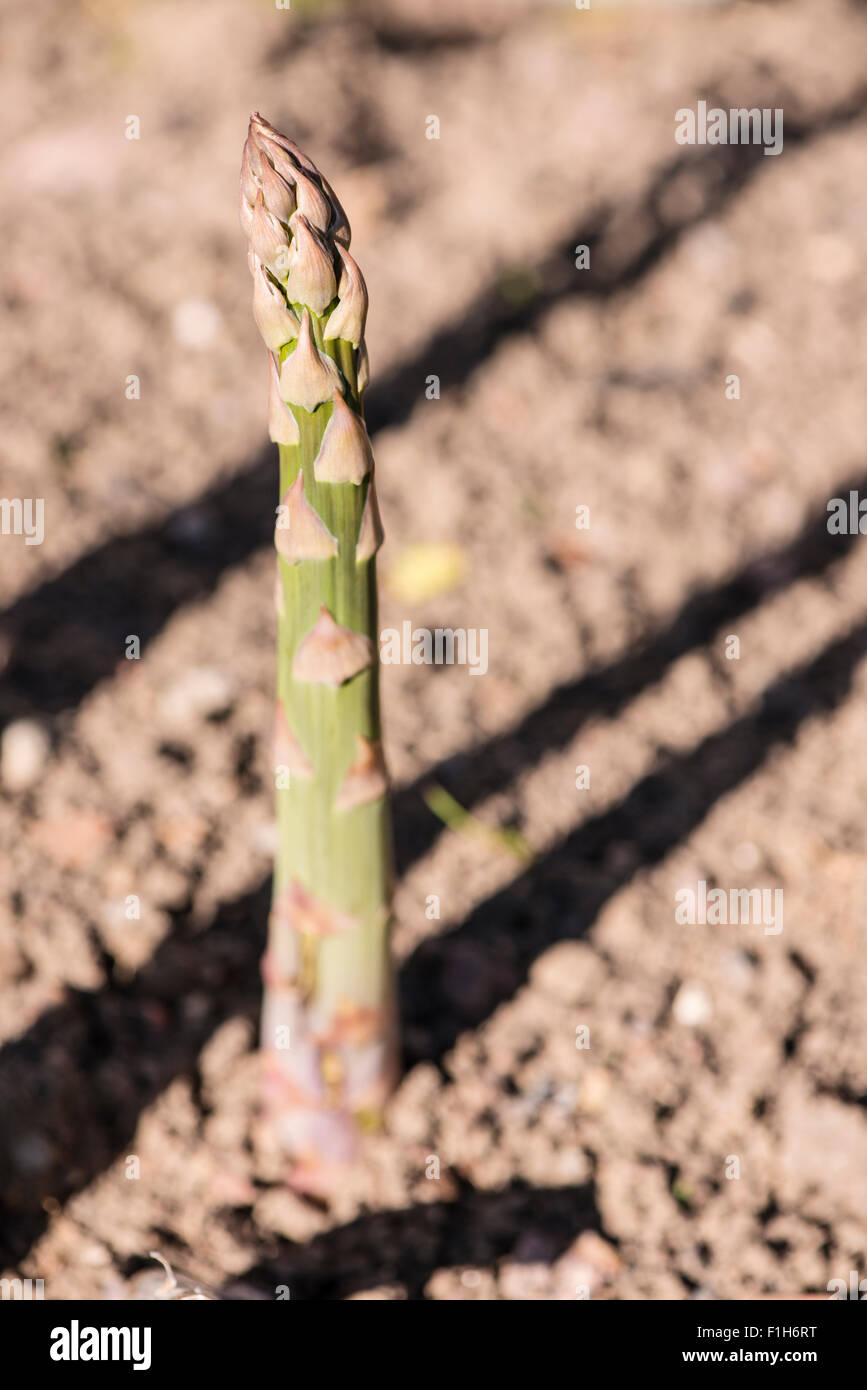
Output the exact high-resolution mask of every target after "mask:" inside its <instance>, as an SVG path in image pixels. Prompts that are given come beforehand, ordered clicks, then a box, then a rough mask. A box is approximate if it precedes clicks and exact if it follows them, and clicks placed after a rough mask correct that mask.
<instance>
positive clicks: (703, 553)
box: [0, 0, 867, 1300]
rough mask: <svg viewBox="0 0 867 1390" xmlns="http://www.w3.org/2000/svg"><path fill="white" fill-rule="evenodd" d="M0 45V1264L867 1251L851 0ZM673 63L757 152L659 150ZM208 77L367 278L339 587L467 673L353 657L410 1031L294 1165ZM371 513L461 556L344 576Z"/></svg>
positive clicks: (204, 1272)
mask: <svg viewBox="0 0 867 1390" xmlns="http://www.w3.org/2000/svg"><path fill="white" fill-rule="evenodd" d="M3 29H4V43H3V50H2V52H3V56H2V59H0V72H2V82H0V108H2V113H3V125H4V132H5V138H4V141H3V147H2V153H0V189H2V194H3V196H2V197H0V237H2V242H3V246H4V272H3V277H4V283H3V294H4V302H5V306H6V311H7V312H6V317H5V332H4V335H3V337H2V340H0V366H2V373H0V376H2V381H3V387H2V395H0V441H2V445H0V448H2V454H3V484H2V488H3V493H4V495H5V496H6V497H7V498H13V497H22V498H28V497H39V498H43V499H44V503H45V540H44V543H43V544H42V545H33V546H28V545H25V543H24V539H23V537H21V536H15V535H4V536H2V538H0V541H2V543H0V605H2V609H3V611H2V615H0V663H2V667H3V681H2V688H0V719H2V722H3V723H4V724H5V725H7V726H8V731H7V739H6V742H5V743H4V745H3V759H2V764H3V765H2V768H0V771H2V774H3V779H4V780H3V785H2V788H0V842H2V844H3V845H4V848H5V854H4V864H3V870H2V889H0V1270H2V1271H5V1273H6V1274H7V1275H13V1274H18V1275H20V1276H22V1277H27V1276H30V1277H37V1278H43V1279H44V1280H45V1296H46V1298H53V1299H72V1298H99V1299H121V1298H127V1297H147V1296H150V1295H149V1293H148V1290H149V1289H150V1288H151V1285H150V1284H149V1283H148V1282H147V1281H148V1279H150V1278H151V1274H150V1273H144V1272H143V1271H147V1270H148V1269H149V1263H148V1252H149V1251H152V1250H158V1251H160V1252H161V1254H162V1255H163V1256H164V1257H165V1258H166V1259H167V1260H168V1261H169V1262H170V1263H171V1265H172V1266H173V1268H177V1269H179V1270H181V1271H183V1272H184V1273H185V1274H186V1275H187V1276H189V1278H190V1279H191V1280H193V1281H202V1282H203V1283H204V1284H206V1285H207V1286H208V1287H209V1288H211V1289H213V1290H214V1291H215V1292H216V1293H218V1294H219V1295H220V1296H221V1297H225V1298H274V1297H275V1296H277V1291H278V1290H279V1289H281V1288H283V1287H284V1286H288V1288H289V1289H290V1290H291V1296H292V1297H293V1298H328V1299H332V1298H338V1299H339V1298H374V1299H406V1298H410V1299H419V1298H427V1299H445V1300H450V1299H451V1300H454V1299H485V1300H495V1299H496V1300H499V1299H507V1300H515V1299H518V1300H524V1299H533V1300H537V1299H538V1300H550V1299H554V1300H559V1299H563V1300H565V1299H571V1298H575V1297H580V1296H582V1291H583V1292H585V1293H586V1292H589V1294H590V1296H591V1297H594V1298H614V1299H622V1300H629V1299H684V1298H694V1297H702V1298H721V1299H722V1298H726V1299H751V1298H756V1297H759V1296H761V1295H770V1294H790V1295H794V1294H806V1293H810V1292H812V1293H821V1292H822V1291H823V1290H825V1288H826V1285H827V1282H828V1281H829V1280H830V1279H832V1278H838V1277H839V1278H843V1279H848V1274H849V1271H850V1270H853V1269H854V1270H860V1271H861V1272H862V1273H864V1272H865V1265H867V1234H865V1224H864V1213H865V1210H867V1110H865V1105H867V1047H865V1021H864V1003H863V1001H864V998H865V992H867V955H865V921H864V907H863V903H864V890H865V887H867V859H865V850H867V845H865V835H864V829H863V808H864V805H865V800H867V735H865V729H867V725H865V719H864V700H865V695H867V661H865V657H867V551H865V549H864V542H863V541H862V540H861V539H860V538H859V537H858V536H850V535H832V534H830V533H829V531H828V527H827V525H826V507H827V502H828V500H829V498H833V497H837V496H844V497H845V496H847V495H848V492H849V490H850V489H856V490H857V489H859V488H860V491H861V493H862V494H863V495H867V464H865V458H864V439H865V437H867V398H865V393H864V390H863V382H864V379H865V371H867V253H865V245H867V237H865V233H867V191H865V181H864V167H865V152H867V95H865V92H867V86H865V69H864V60H863V54H864V52H865V51H867V50H865V39H867V9H865V7H864V6H863V5H862V4H858V3H844V0H824V3H823V4H822V5H821V6H817V5H815V4H814V3H811V0H803V2H802V0H788V3H776V4H771V3H753V4H746V3H741V4H733V5H685V4H681V5H676V6H673V7H665V6H661V7H660V6H653V5H641V6H637V5H630V6H625V7H624V6H620V5H614V6H602V5H600V6H598V7H597V6H595V5H594V6H593V8H592V10H591V11H577V10H576V9H574V8H573V7H570V6H567V5H565V4H564V5H562V6H552V5H549V4H539V5H533V4H531V5H527V4H525V3H522V4H520V5H519V4H507V3H495V0H476V2H475V4H474V5H473V6H472V7H469V8H468V7H467V6H465V5H461V6H458V5H456V4H454V5H448V4H447V5H443V4H438V5H437V6H436V7H434V8H433V10H432V7H430V6H426V5H422V4H421V0H400V3H398V0H390V2H389V3H375V4H369V5H364V6H362V5H348V6H346V7H343V6H340V5H330V6H324V7H323V6H317V5H312V4H306V5H299V6H296V7H293V9H292V10H291V11H289V12H287V11H284V10H279V9H277V8H276V7H275V6H270V7H269V6H268V5H266V4H264V3H263V4H260V5H251V4H250V3H248V0H209V3H208V4H207V5H198V6H195V5H187V6H183V7H178V6H177V5H175V4H171V3H162V0H150V3H147V4H145V3H143V0H126V3H122V4H118V3H114V0H112V2H111V3H110V2H109V0H88V3H82V4H80V5H78V6H75V7H72V8H70V6H69V5H68V4H61V3H60V0H32V3H30V4H28V5H27V6H25V7H17V8H16V9H14V10H10V11H9V12H8V13H7V14H6V15H5V16H4V19H3ZM699 99H707V100H708V102H709V103H711V104H716V105H718V106H721V107H723V108H728V107H730V106H748V107H749V106H758V107H770V108H777V107H782V108H783V110H784V113H785V142H784V149H783V151H782V153H781V154H780V155H779V156H777V157H766V156H765V155H764V154H763V153H762V150H761V149H760V148H753V147H744V146H694V147H689V146H680V145H678V144H677V143H676V141H675V139H674V130H675V112H676V111H677V110H678V109H679V108H683V107H689V106H694V105H695V103H696V102H697V101H698V100H699ZM254 108H257V109H260V110H261V111H263V112H264V113H265V114H266V115H267V116H268V117H269V119H271V120H272V121H274V122H275V123H276V124H277V125H278V126H280V127H281V128H282V129H284V130H286V131H287V132H289V133H290V134H292V135H293V136H294V137H295V138H296V139H297V140H298V141H299V143H300V144H301V145H302V147H304V148H306V149H308V150H309V152H310V154H311V155H312V156H313V158H314V159H315V160H316V161H317V163H318V164H319V165H320V167H321V168H322V169H323V170H324V171H325V172H326V174H327V176H328V178H329V180H330V181H331V183H332V184H333V185H334V186H335V188H336V189H337V190H338V191H339V195H340V198H341V201H342V202H343V204H344V206H345V207H346V209H347V211H348V213H349V216H350V219H351V222H352V226H353V253H354V254H355V256H356V258H357V260H358V261H359V263H360V264H361V265H362V267H363V269H364V272H365V276H366V278H367V281H368V285H369V289H370V297H371V313H370V323H369V343H370V352H371V359H372V364H373V378H372V385H371V388H370V393H369V410H368V416H369V421H370V426H371V431H372V432H373V433H374V446H375V450H376V456H377V469H378V475H377V476H378V482H379V486H380V502H381V507H382V511H383V516H384V521H385V527H386V533H387V545H386V548H385V549H384V551H383V554H382V560H383V567H382V574H383V603H382V625H383V627H394V628H400V625H401V623H402V622H403V621H404V620H405V619H410V620H411V621H412V622H413V623H414V624H415V625H416V626H423V627H431V628H433V627H437V626H448V627H464V628H486V629H487V630H488V634H489V639H488V640H489V658H488V660H489V666H488V671H487V673H486V674H485V675H484V677H480V678H474V677H472V676H471V675H470V674H469V672H468V670H467V668H466V667H457V666H456V667H443V668H428V667H414V666H402V665H393V666H387V667H385V668H384V671H383V681H384V703H385V718H386V742H387V750H388V754H389V761H390V766H391V771H392V774H393V778H394V781H395V786H396V795H395V818H396V838H397V851H398V861H399V869H400V883H399V888H398V894H397V902H396V911H397V928H396V937H395V946H396V951H397V953H398V958H399V969H400V991H401V1008H402V1014H403V1039H404V1051H405V1070H404V1075H403V1079H402V1081H401V1084H400V1086H399V1088H398V1091H397V1093H396V1095H395V1096H394V1099H393V1101H392V1103H391V1105H390V1108H389V1114H388V1124H387V1128H386V1130H385V1132H384V1133H383V1134H381V1135H379V1136H377V1137H375V1138H373V1139H371V1141H370V1144H369V1150H368V1154H367V1157H366V1161H365V1163H364V1164H363V1165H361V1166H360V1167H359V1169H358V1171H357V1172H355V1173H354V1174H353V1175H352V1176H351V1178H348V1179H347V1183H346V1186H345V1188H344V1189H343V1190H341V1191H340V1192H339V1193H337V1194H336V1195H335V1198H334V1200H333V1201H332V1202H331V1203H330V1204H327V1205H326V1204H324V1203H321V1202H316V1201H313V1200H311V1199H308V1198H305V1197H303V1196H300V1195H298V1194H296V1193H294V1192H292V1191H291V1190H290V1189H289V1188H288V1187H287V1186H286V1184H285V1181H284V1176H285V1175H284V1172H283V1167H282V1163H281V1161H280V1158H279V1155H277V1154H275V1153H274V1152H273V1150H272V1148H271V1146H270V1143H269V1140H268V1136H267V1134H266V1133H264V1132H263V1131H262V1129H261V1127H260V1125H259V1123H258V1120H257V1110H256V1107H257V1092H258V1064H257V1058H256V1052H255V1041H256V1022H257V1018H258V1010H259V1004H260V995H261V990H260V983H259V973H258V972H259V964H258V962H259V957H260V955H261V951H262V943H263V933H264V921H265V914H266V910H267V898H268V871H269V870H268V866H269V856H270V854H271V851H272V847H273V821H272V808H271V804H270V793H269V778H268V775H267V770H266V762H267V750H268V738H269V732H270V711H271V691H272V684H273V618H272V612H271V585H272V563H273V557H272V553H271V551H270V548H269V528H270V526H271V525H272V524H273V522H272V520H271V519H272V516H273V511H272V509H273V505H274V499H273V493H274V488H275V486H276V471H275V461H274V458H273V456H272V450H271V448H270V447H267V446H266V444H265V440H264V419H265V375H264V367H263V361H262V353H261V350H260V346H259V344H258V340H257V336H256V331H255V328H254V326H253V324H252V319H251V315H250V312H249V302H248V301H249V282H248V279H247V269H246V264H245V259H244V248H243V242H242V237H241V234H240V231H239V229H238V226H237V218H236V202H235V198H236V178H237V165H238V160H239V153H240V146H241V142H242V139H243V134H244V130H245V125H246V119H247V115H248V113H249V111H250V110H251V109H254ZM431 114H435V115H436V116H437V117H438V119H439V126H440V138H439V139H438V140H436V139H428V138H426V129H428V128H429V127H428V125H427V122H428V118H429V116H430V115H431ZM130 117H137V118H138V122H139V127H138V135H139V138H137V139H136V138H133V139H130V138H127V136H128V134H129V133H131V132H135V130H136V127H135V123H134V122H132V123H131V122H130ZM578 245H587V246H588V247H589V248H590V268H589V269H588V270H579V269H577V268H576V265H575V259H576V252H575V248H576V246H578ZM432 375H434V376H437V377H438V378H439V382H440V394H439V398H438V399H428V398H427V395H426V392H425V385H426V382H427V379H428V378H429V377H430V376H432ZM733 376H735V377H737V378H738V381H739V394H738V395H736V396H733V394H732V384H731V378H732V377H733ZM130 378H137V382H138V385H137V386H136V385H135V384H131V383H130ZM577 507H587V508H589V518H590V524H589V527H587V528H586V529H577V528H576V525H575V521H576V508H577ZM422 541H447V542H450V543H453V544H456V545H458V546H459V547H460V548H461V550H462V552H463V557H464V562H465V567H466V574H465V577H464V578H463V579H462V580H461V581H460V583H458V584H457V585H456V586H455V587H453V588H452V589H450V590H449V591H447V592H442V593H440V594H438V595H437V596H435V597H432V598H427V599H425V600H423V601H412V602H410V601H407V599H406V598H405V597H402V596H401V590H400V586H399V585H395V584H390V580H389V560H390V557H397V556H398V555H400V554H401V553H402V552H403V551H405V550H406V549H407V547H410V546H412V545H415V544H416V543H418V542H422ZM133 636H134V637H138V639H139V641H140V658H139V659H137V660H136V659H132V660H130V659H127V655H126V653H127V651H128V650H129V643H128V639H129V638H130V637H133ZM733 638H736V639H738V640H737V643H733V642H732V639H733ZM20 721H26V722H27V723H28V724H35V725H36V726H38V728H39V729H42V730H43V731H44V733H45V735H46V736H47V742H46V744H45V746H43V745H42V743H40V740H39V737H38V734H37V735H33V732H32V730H31V731H30V733H29V734H28V732H27V730H26V728H25V730H24V732H23V733H22V729H21V722H20ZM28 739H29V742H28ZM579 768H585V769H587V773H586V774H580V773H578V771H577V770H578V769H579ZM22 769H23V770H22ZM28 769H29V770H28ZM588 778H589V785H588ZM579 783H580V784H581V785H580V786H579V785H577V784H579ZM431 784H439V785H441V786H443V787H445V788H446V789H447V790H448V791H449V792H450V793H451V795H452V796H453V797H455V798H456V799H457V801H458V802H460V804H461V805H462V806H464V807H466V808H467V809H469V810H471V811H472V812H473V814H474V815H475V816H477V817H478V820H479V821H481V822H482V823H484V824H486V825H488V826H490V827H494V828H503V827H506V828H512V829H515V830H518V831H519V832H520V835H521V836H522V837H523V839H524V841H526V842H527V844H528V845H529V846H530V848H531V850H532V856H533V857H532V860H531V861H529V862H528V859H527V857H526V855H525V856H523V857H521V855H519V854H517V853H516V852H515V844H516V843H517V842H516V840H515V839H514V837H513V839H512V840H511V841H506V840H503V839H501V840H500V841H499V842H498V840H497V839H496V837H490V836H488V837H484V836H482V835H466V834H460V833H456V832H455V831H454V830H450V829H447V828H445V827H444V826H443V825H442V824H441V823H440V821H438V820H437V819H436V818H435V816H434V815H433V814H432V813H431V811H430V810H429V809H428V806H427V804H426V801H425V792H426V789H427V788H428V787H429V786H430V785H431ZM510 846H511V848H510ZM701 881H704V882H705V883H707V884H708V885H709V886H710V887H719V888H722V889H724V890H725V891H726V892H728V891H729V890H731V889H735V890H750V889H753V888H758V889H766V890H776V889H780V890H782V894H783V899H782V901H783V903H784V917H783V923H782V930H780V931H776V930H768V923H767V922H766V923H765V924H764V925H760V924H755V925H750V924H747V925H737V924H735V925H723V924H713V923H711V924H701V923H700V924H696V925H688V924H683V923H681V922H679V921H678V920H677V912H676V910H677V902H678V898H677V896H676V895H677V894H678V893H679V892H680V891H681V890H683V889H685V888H692V889H696V886H697V885H698V884H699V883H700V882H701ZM133 895H134V897H136V898H138V900H139V903H140V909H141V911H140V917H139V918H137V919H136V918H130V917H129V916H128V913H127V908H128V905H129V901H130V899H131V897H132V896H133ZM432 897H436V898H437V899H438V900H439V911H440V915H439V917H438V918H436V917H434V918H431V917H430V916H429V915H428V911H429V901H430V899H431V898H432Z"/></svg>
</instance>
